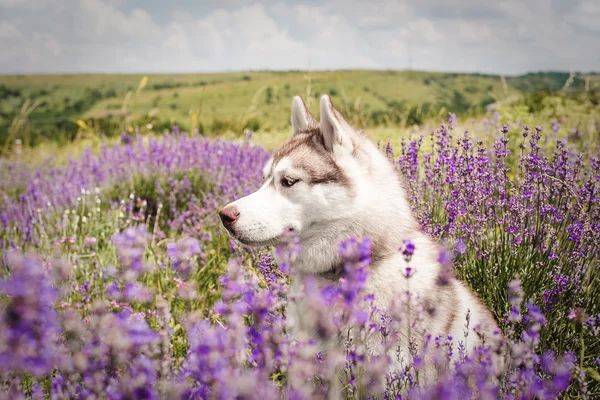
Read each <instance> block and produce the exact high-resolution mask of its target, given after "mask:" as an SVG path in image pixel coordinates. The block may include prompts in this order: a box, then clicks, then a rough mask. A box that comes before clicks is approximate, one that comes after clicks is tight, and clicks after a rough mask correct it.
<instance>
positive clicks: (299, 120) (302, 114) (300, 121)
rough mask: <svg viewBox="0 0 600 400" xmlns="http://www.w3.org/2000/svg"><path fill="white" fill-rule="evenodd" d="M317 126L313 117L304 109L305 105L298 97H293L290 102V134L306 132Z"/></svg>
mask: <svg viewBox="0 0 600 400" xmlns="http://www.w3.org/2000/svg"><path fill="white" fill-rule="evenodd" d="M318 127H319V124H318V123H317V120H316V119H315V117H313V115H312V114H311V113H310V111H308V109H307V108H306V104H304V101H303V100H302V97H300V96H294V99H293V100H292V132H293V134H294V135H295V134H297V133H298V132H306V131H309V130H311V129H314V128H318Z"/></svg>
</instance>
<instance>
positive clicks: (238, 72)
mask: <svg viewBox="0 0 600 400" xmlns="http://www.w3.org/2000/svg"><path fill="white" fill-rule="evenodd" d="M352 71H364V72H369V71H373V72H385V71H390V72H416V73H429V74H450V75H475V76H498V77H500V76H504V77H508V78H518V77H522V76H527V75H534V74H575V75H576V76H579V75H600V69H599V70H590V71H567V70H552V69H548V70H531V71H525V72H523V73H515V74H503V73H488V72H476V71H473V72H472V71H444V70H427V69H391V68H380V69H377V68H338V69H311V70H303V69H245V70H220V71H196V72H169V71H166V72H144V71H132V72H97V71H81V72H31V73H2V72H0V76H2V77H19V76H23V77H32V76H85V75H90V76H93V75H124V76H137V75H146V76H177V75H179V76H184V75H214V74H242V73H300V72H304V73H313V72H315V73H322V72H352Z"/></svg>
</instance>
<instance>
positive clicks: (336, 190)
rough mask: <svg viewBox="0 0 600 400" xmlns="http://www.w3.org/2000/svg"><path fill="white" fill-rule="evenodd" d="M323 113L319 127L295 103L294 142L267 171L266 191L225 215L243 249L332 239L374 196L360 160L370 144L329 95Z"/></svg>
mask: <svg viewBox="0 0 600 400" xmlns="http://www.w3.org/2000/svg"><path fill="white" fill-rule="evenodd" d="M320 112H321V121H320V122H317V121H316V120H315V118H314V117H313V116H312V115H311V113H310V112H309V111H308V110H307V108H306V106H305V104H304V102H303V101H302V99H301V98H300V97H299V96H296V97H294V100H293V102H292V118H291V120H292V131H293V134H292V137H291V138H290V139H289V140H288V141H287V142H286V143H285V144H284V145H283V146H282V147H281V148H279V149H278V150H277V151H275V153H274V155H273V157H272V158H271V159H270V160H269V161H268V162H267V164H266V165H265V167H264V171H263V172H264V183H263V185H262V187H261V188H260V189H258V190H257V191H256V192H254V193H252V194H250V195H248V196H246V197H243V198H241V199H239V200H237V201H234V202H233V203H231V204H229V205H227V206H226V207H225V208H223V209H222V210H221V212H220V213H219V215H220V217H221V220H222V222H223V225H224V226H225V228H227V230H228V231H229V232H230V233H231V235H232V236H233V237H235V238H236V239H238V240H239V241H241V242H242V243H244V244H248V245H257V246H258V245H276V244H277V243H278V242H279V240H280V238H281V237H282V234H283V233H285V232H287V231H292V232H294V233H295V234H296V235H298V236H299V238H300V240H301V241H303V240H304V239H307V238H310V237H314V236H316V235H325V236H326V235H327V229H328V227H330V226H332V225H335V223H336V222H340V223H343V222H344V221H349V220H355V217H356V215H355V214H356V213H357V212H358V210H359V209H360V202H361V201H364V198H365V196H367V197H368V196H373V193H368V192H369V187H370V183H369V182H368V181H369V179H368V176H367V175H368V174H366V173H365V170H369V169H370V166H369V165H364V164H365V163H364V162H363V163H362V164H363V165H360V164H361V161H360V159H361V157H360V155H358V153H359V149H360V147H361V146H362V145H363V144H365V143H366V142H367V141H368V139H366V138H364V137H363V135H361V134H359V133H357V132H356V131H355V130H354V129H352V128H351V127H350V125H349V124H348V123H347V122H346V121H345V120H344V118H343V117H342V116H341V114H340V113H339V112H338V111H337V110H336V109H335V108H334V107H333V104H332V103H331V99H330V97H329V96H327V95H324V96H323V97H322V98H321V104H320ZM368 142H369V143H370V145H371V146H372V147H374V146H373V145H372V143H371V142H370V141H368ZM367 164H368V163H367ZM359 192H360V193H359ZM361 199H362V200H361Z"/></svg>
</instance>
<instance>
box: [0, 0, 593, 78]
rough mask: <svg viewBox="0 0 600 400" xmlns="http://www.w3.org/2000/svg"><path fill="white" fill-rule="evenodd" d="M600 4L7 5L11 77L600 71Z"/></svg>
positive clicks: (415, 0)
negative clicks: (246, 72)
mask: <svg viewBox="0 0 600 400" xmlns="http://www.w3.org/2000/svg"><path fill="white" fill-rule="evenodd" d="M598 21H600V1H598V0H495V1H487V2H486V1H479V0H477V1H474V0H453V1H447V0H404V1H393V0H380V1H374V0H359V1H357V0H308V1H284V0H261V1H247V0H222V1H187V0H175V1H159V0H0V73H35V72H44V73H51V72H111V73H112V72H202V71H231V70H248V69H308V68H310V69H338V68H344V69H349V68H376V69H387V68H392V69H406V68H413V69H425V70H437V71H469V72H485V73H504V74H518V73H524V72H527V71H539V70H564V71H572V70H576V71H590V70H596V71H597V70H600V23H598Z"/></svg>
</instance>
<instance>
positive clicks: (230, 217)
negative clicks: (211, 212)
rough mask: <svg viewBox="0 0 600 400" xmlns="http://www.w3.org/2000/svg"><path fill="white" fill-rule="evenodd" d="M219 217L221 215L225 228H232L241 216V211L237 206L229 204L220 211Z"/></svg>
mask: <svg viewBox="0 0 600 400" xmlns="http://www.w3.org/2000/svg"><path fill="white" fill-rule="evenodd" d="M219 217H221V222H223V225H224V226H225V228H227V229H231V227H232V226H233V224H235V223H236V221H237V220H238V218H239V217H240V212H239V211H238V209H237V208H235V207H233V206H228V207H225V208H224V209H222V210H221V211H220V212H219Z"/></svg>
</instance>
